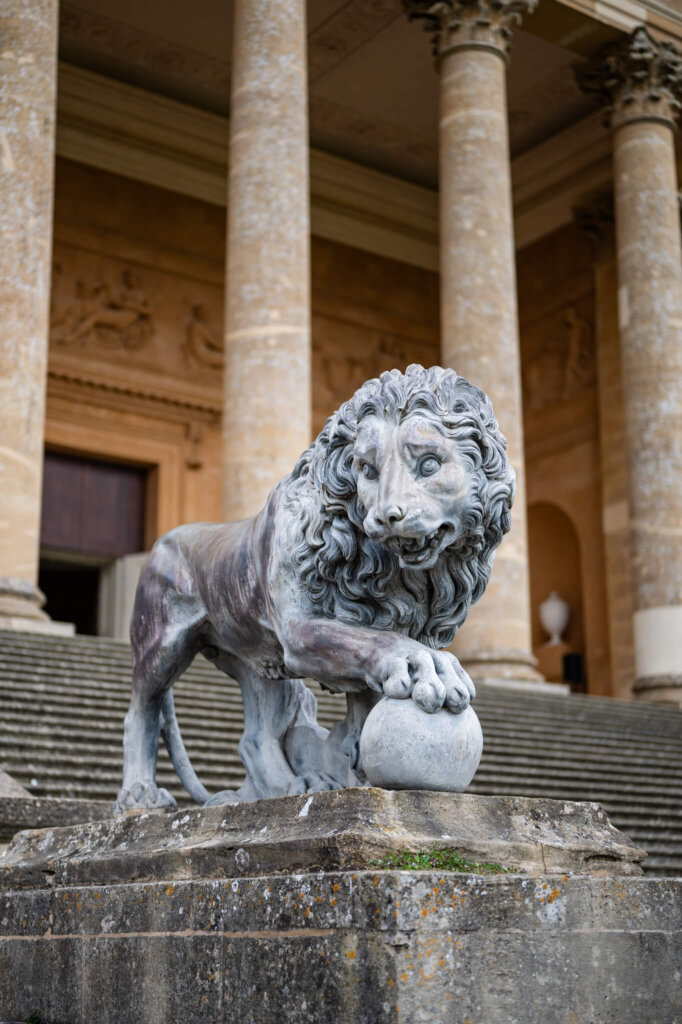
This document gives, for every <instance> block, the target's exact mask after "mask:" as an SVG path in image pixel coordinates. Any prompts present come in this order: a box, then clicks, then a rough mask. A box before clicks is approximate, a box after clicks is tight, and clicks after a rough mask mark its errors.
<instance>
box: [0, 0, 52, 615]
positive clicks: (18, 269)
mask: <svg viewBox="0 0 682 1024" xmlns="http://www.w3.org/2000/svg"><path fill="white" fill-rule="evenodd" d="M56 74H57V2H56V0H38V2H36V0H12V2H9V0H0V322H1V323H2V328H1V329H0V423H1V435H2V436H1V437H0V495H1V496H2V498H1V501H2V510H1V512H0V625H3V626H5V627H7V626H9V627H13V626H15V625H21V624H22V620H28V621H29V622H30V621H31V620H32V621H34V622H36V623H37V622H38V621H40V620H41V619H45V618H46V616H45V615H44V613H43V612H41V611H40V610H39V609H40V604H41V603H42V597H41V595H40V594H39V591H38V589H37V580H38V556H39V538H40V504H41V489H42V465H43V443H44V417H45V385H46V371H47V347H48V311H49V288H50V265H51V259H52V201H53V182H54V135H55V96H56V84H57V78H56Z"/></svg>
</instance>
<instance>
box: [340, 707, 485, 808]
mask: <svg viewBox="0 0 682 1024" xmlns="http://www.w3.org/2000/svg"><path fill="white" fill-rule="evenodd" d="M482 753H483V733H482V731H481V724H480V722H479V720H478V716H477V714H476V712H475V711H474V709H473V708H472V707H468V708H466V710H465V711H463V712H462V713H461V714H459V715H453V714H452V713H451V712H450V711H446V710H444V709H442V710H440V711H436V713H435V714H432V715H430V714H427V713H426V712H425V711H422V710H421V708H418V707H417V705H416V704H415V703H414V701H413V700H393V699H392V698H390V697H384V698H383V699H382V700H380V701H379V703H378V704H376V705H375V707H373V708H372V710H371V712H370V713H369V715H368V716H367V721H366V722H365V725H364V728H363V730H362V735H361V737H360V764H361V765H362V769H363V771H364V772H365V775H366V776H367V778H368V780H369V782H370V783H371V785H373V786H380V787H381V788H382V789H435V790H445V791H448V792H453V793H461V792H462V790H464V789H466V788H467V786H468V785H469V783H470V782H471V780H472V779H473V777H474V775H475V774H476V769H477V768H478V765H479V762H480V760H481V754H482Z"/></svg>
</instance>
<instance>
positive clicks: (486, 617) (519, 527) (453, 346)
mask: <svg viewBox="0 0 682 1024" xmlns="http://www.w3.org/2000/svg"><path fill="white" fill-rule="evenodd" d="M405 6H406V7H407V9H408V12H409V13H410V14H411V15H412V16H413V17H419V18H424V19H425V20H426V21H427V25H430V27H431V28H432V29H433V31H434V52H435V53H436V57H437V64H438V69H439V72H440V82H441V91H440V137H439V142H440V296H441V299H440V303H441V354H442V361H443V365H444V366H449V367H452V368H453V369H455V370H456V371H457V372H458V373H459V374H461V375H462V376H463V377H466V378H468V379H469V380H470V381H471V382H472V383H474V384H477V385H478V386H479V387H481V388H482V389H483V390H484V391H485V392H486V393H487V394H488V395H489V396H490V398H491V400H492V403H493V408H494V410H495V414H496V416H497V419H498V422H499V424H500V427H501V429H502V431H503V433H504V434H505V436H506V438H507V441H508V446H509V454H510V458H511V461H512V464H513V466H514V469H515V470H516V477H517V492H516V498H515V500H514V508H513V512H512V529H511V532H510V534H509V535H508V536H507V537H505V539H504V541H503V543H502V545H501V547H500V548H499V550H498V552H497V555H496V559H495V565H494V567H493V572H492V576H491V581H490V583H489V585H488V589H487V590H486V593H485V594H484V596H483V598H482V599H481V601H480V602H479V604H477V605H475V606H474V607H473V608H472V609H471V611H470V612H469V615H468V617H467V620H466V623H465V624H464V626H463V628H462V631H461V634H460V635H459V636H458V638H457V640H456V642H455V650H456V651H457V653H458V655H459V656H460V658H461V659H462V660H463V661H464V662H465V663H466V665H467V668H468V669H469V671H470V672H471V673H472V675H474V676H475V677H479V678H481V677H494V678H507V679H533V680H536V679H539V678H540V677H539V675H538V673H537V672H536V671H535V669H534V667H533V666H534V658H533V656H532V654H531V618H530V581H529V570H528V539H527V516H526V494H525V470H524V454H523V419H522V410H521V367H520V352H519V334H518V314H517V300H516V271H515V258H514V226H513V214H512V202H511V167H510V158H509V138H508V129H507V95H506V75H507V57H508V54H507V50H508V46H509V40H510V26H511V25H512V24H513V23H514V22H515V21H516V20H518V16H519V13H520V12H521V11H522V10H531V9H532V7H533V6H534V2H532V0H529V2H525V3H524V2H520V3H519V2H516V0H512V2H496V3H491V2H489V0H451V2H449V3H447V4H440V5H434V4H420V3H406V4H405ZM436 7H438V11H437V12H436V13H433V11H434V8H436Z"/></svg>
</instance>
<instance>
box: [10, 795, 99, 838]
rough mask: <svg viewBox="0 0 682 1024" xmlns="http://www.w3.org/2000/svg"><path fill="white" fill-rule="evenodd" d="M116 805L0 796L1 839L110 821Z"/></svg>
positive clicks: (94, 801)
mask: <svg viewBox="0 0 682 1024" xmlns="http://www.w3.org/2000/svg"><path fill="white" fill-rule="evenodd" d="M111 815H112V805H111V804H110V803H108V802H105V801H103V800H69V799H66V798H63V799H56V798H54V797H34V796H31V795H30V794H28V793H27V794H26V796H2V795H0V838H2V837H3V836H10V835H13V834H14V833H15V832H17V831H19V829H27V828H30V829H45V828H58V827H61V826H65V825H78V824H80V823H82V822H85V821H100V820H102V819H103V818H110V817H111Z"/></svg>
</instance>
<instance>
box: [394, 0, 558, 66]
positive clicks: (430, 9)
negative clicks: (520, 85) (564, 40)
mask: <svg viewBox="0 0 682 1024" xmlns="http://www.w3.org/2000/svg"><path fill="white" fill-rule="evenodd" d="M537 2H538V0H437V2H434V0H403V7H404V9H405V12H406V14H407V15H408V17H409V18H410V20H411V21H412V20H413V19H420V20H422V21H424V23H425V25H424V27H425V28H426V30H427V32H431V33H432V39H433V54H434V56H435V57H436V59H437V60H440V59H441V58H442V57H444V56H445V55H446V54H447V53H451V52H452V51H453V50H457V49H460V48H465V47H466V48H472V47H482V48H483V49H487V50H491V49H492V50H496V51H498V52H499V53H501V54H502V55H503V57H505V58H507V57H508V55H509V49H510V47H511V38H512V29H513V28H514V26H515V25H519V24H520V23H521V15H522V14H530V12H531V11H533V10H534V9H535V7H536V5H537Z"/></svg>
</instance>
